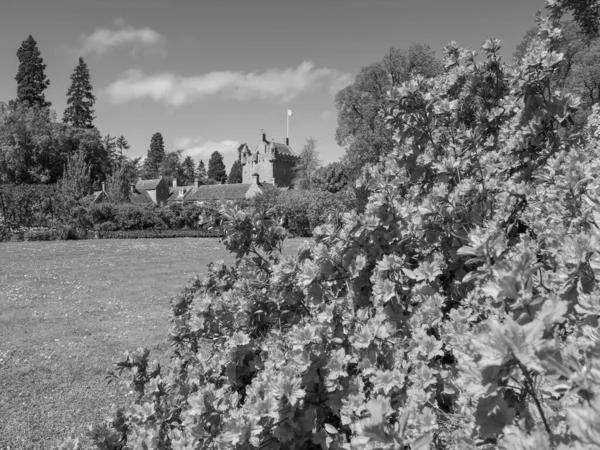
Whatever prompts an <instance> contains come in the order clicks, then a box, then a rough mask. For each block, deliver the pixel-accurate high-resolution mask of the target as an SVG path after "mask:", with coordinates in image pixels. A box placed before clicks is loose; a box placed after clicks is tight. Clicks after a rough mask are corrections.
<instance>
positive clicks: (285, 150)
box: [274, 142, 296, 156]
mask: <svg viewBox="0 0 600 450" xmlns="http://www.w3.org/2000/svg"><path fill="white" fill-rule="evenodd" d="M274 144H275V148H276V149H277V151H278V152H279V153H281V154H282V155H291V156H296V154H295V153H294V152H293V151H292V149H291V148H290V146H289V145H285V144H280V143H279V142H274Z"/></svg>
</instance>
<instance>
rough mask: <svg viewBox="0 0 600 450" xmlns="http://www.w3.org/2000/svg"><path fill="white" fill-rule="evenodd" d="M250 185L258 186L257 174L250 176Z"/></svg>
mask: <svg viewBox="0 0 600 450" xmlns="http://www.w3.org/2000/svg"><path fill="white" fill-rule="evenodd" d="M252 184H258V174H257V173H255V174H253V175H252Z"/></svg>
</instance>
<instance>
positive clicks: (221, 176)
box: [206, 150, 227, 184]
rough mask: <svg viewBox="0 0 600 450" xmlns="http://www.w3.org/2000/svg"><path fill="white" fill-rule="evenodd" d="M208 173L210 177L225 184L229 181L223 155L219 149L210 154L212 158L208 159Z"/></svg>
mask: <svg viewBox="0 0 600 450" xmlns="http://www.w3.org/2000/svg"><path fill="white" fill-rule="evenodd" d="M206 174H207V176H208V178H212V179H213V180H216V181H218V182H219V183H222V184H224V183H226V182H227V171H226V170H225V163H224V162H223V155H221V153H219V152H218V151H217V150H215V151H214V152H213V154H212V155H210V159H209V160H208V172H207V173H206Z"/></svg>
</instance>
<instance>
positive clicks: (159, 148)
mask: <svg viewBox="0 0 600 450" xmlns="http://www.w3.org/2000/svg"><path fill="white" fill-rule="evenodd" d="M165 156H166V153H165V142H164V140H163V137H162V134H160V133H154V134H153V135H152V139H151V140H150V148H149V149H148V156H147V157H146V160H145V161H144V175H145V177H146V178H154V177H157V176H158V175H159V169H160V164H161V163H162V162H163V160H164V159H165Z"/></svg>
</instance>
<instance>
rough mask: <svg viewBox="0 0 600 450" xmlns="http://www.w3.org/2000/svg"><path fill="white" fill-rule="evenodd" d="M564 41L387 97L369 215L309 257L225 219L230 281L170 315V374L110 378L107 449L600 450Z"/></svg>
mask: <svg viewBox="0 0 600 450" xmlns="http://www.w3.org/2000/svg"><path fill="white" fill-rule="evenodd" d="M558 33H559V31H558V30H556V29H553V28H552V27H551V26H550V24H549V23H547V22H545V21H544V20H541V24H540V38H539V40H538V42H537V43H536V45H534V46H532V47H531V48H530V50H529V53H528V55H526V56H525V57H524V58H523V60H522V62H521V63H520V65H519V66H518V67H516V68H510V67H507V66H506V65H505V64H504V63H503V61H502V58H501V56H500V53H499V44H498V42H497V41H487V42H486V43H485V44H484V45H483V52H484V58H483V59H482V60H481V61H480V60H478V59H476V58H475V54H474V53H472V52H466V51H464V50H462V49H460V48H458V46H456V45H454V44H450V45H448V46H447V47H446V49H445V50H446V59H445V66H446V72H445V73H444V74H443V75H441V76H439V77H437V78H435V79H432V80H426V79H422V78H418V77H417V78H415V79H413V80H412V81H410V82H408V83H406V84H404V85H403V86H402V87H400V88H398V89H396V90H394V91H393V92H391V93H390V98H389V110H388V115H387V120H388V123H389V126H390V127H392V129H393V130H394V136H395V139H396V142H397V148H396V150H395V151H394V152H393V153H392V154H391V155H390V156H388V157H386V158H385V160H383V161H381V163H380V164H378V165H377V166H375V167H372V168H370V170H369V173H368V177H365V180H366V179H368V180H369V182H368V183H369V186H368V188H369V190H370V191H371V192H372V194H371V196H370V198H369V202H368V204H367V206H366V209H365V212H364V213H362V214H357V213H352V212H350V213H346V214H344V215H343V216H342V217H340V218H337V219H335V220H333V221H331V222H329V223H327V224H325V225H323V226H321V227H318V228H317V229H316V230H315V232H314V242H312V243H307V244H306V245H305V246H304V247H303V248H301V249H300V251H299V253H298V255H297V256H295V257H282V256H281V248H282V245H283V242H284V240H285V237H286V234H287V232H286V230H285V229H283V228H282V227H281V226H279V225H278V222H277V221H276V220H275V218H269V217H265V216H264V215H261V214H252V213H251V212H248V211H244V210H240V209H237V208H233V207H229V208H225V209H224V210H223V211H222V215H221V224H222V227H223V228H224V231H225V237H224V238H223V241H224V244H225V245H226V247H227V248H228V249H229V250H230V251H232V252H233V253H234V254H235V255H236V256H237V262H236V264H235V265H234V266H233V267H226V266H225V265H223V264H220V263H213V264H212V265H211V266H210V269H209V273H208V276H207V277H206V278H205V279H202V280H200V279H196V280H194V281H193V282H192V283H190V285H189V286H188V287H187V288H186V289H185V290H184V291H183V292H182V293H180V294H179V295H178V296H177V297H176V298H175V299H174V300H173V303H172V323H173V333H172V341H173V348H174V353H173V359H172V361H171V364H170V366H169V368H168V369H167V370H164V369H163V368H161V367H160V366H158V365H157V364H151V363H150V362H149V354H148V351H146V350H143V349H140V350H138V351H135V352H132V353H128V354H126V355H125V358H124V359H123V360H122V361H120V362H119V363H117V364H116V366H115V368H114V370H113V371H112V372H111V373H110V377H111V379H117V380H120V381H122V382H124V383H126V384H127V385H129V386H130V388H131V390H132V391H135V392H136V393H137V401H136V402H135V403H134V404H132V405H131V407H130V408H127V409H124V410H120V411H119V412H118V413H117V414H116V416H115V418H114V419H113V420H112V421H110V422H108V423H106V424H104V425H101V426H96V427H95V428H93V429H92V430H91V432H90V436H91V437H92V438H93V440H94V442H95V443H96V445H97V446H98V447H99V448H105V449H125V448H131V449H133V448H168V449H200V448H202V449H226V448H236V449H312V448H314V449H403V448H410V449H413V450H414V449H425V448H432V447H433V448H459V449H473V450H474V449H479V448H502V449H507V450H508V449H541V448H544V449H546V448H556V449H567V448H573V449H594V448H599V447H600V333H599V331H598V317H599V315H600V302H599V300H598V299H599V298H600V287H599V286H598V281H597V280H598V278H597V277H598V276H600V254H599V252H598V249H599V243H600V233H599V231H598V226H599V225H600V179H599V175H598V174H599V173H600V161H599V159H598V156H599V155H598V153H599V147H598V145H597V141H594V140H589V141H587V142H585V141H583V139H582V137H581V136H573V135H571V134H570V128H569V127H570V120H569V117H570V115H571V114H572V112H573V111H574V109H575V108H576V106H577V99H575V98H573V97H571V96H570V95H569V94H565V93H562V92H559V91H556V90H555V89H554V87H553V86H551V85H550V83H549V80H550V75H551V74H552V72H553V71H554V70H555V69H556V67H557V66H558V64H559V63H560V61H561V55H560V54H556V53H555V52H553V51H552V45H553V39H555V38H556V36H557V35H558ZM594 114H595V115H596V116H595V117H593V118H592V119H591V120H590V127H589V128H590V129H589V130H588V131H589V133H588V134H589V135H593V134H594V133H595V131H594V130H592V128H593V126H595V125H594V124H595V123H597V120H598V117H597V114H598V111H597V110H596V111H595V113H594ZM75 446H76V443H75V442H73V441H71V442H69V443H66V444H65V445H64V446H63V448H74V447H75Z"/></svg>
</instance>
